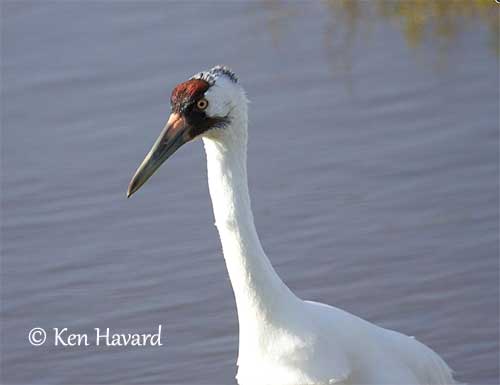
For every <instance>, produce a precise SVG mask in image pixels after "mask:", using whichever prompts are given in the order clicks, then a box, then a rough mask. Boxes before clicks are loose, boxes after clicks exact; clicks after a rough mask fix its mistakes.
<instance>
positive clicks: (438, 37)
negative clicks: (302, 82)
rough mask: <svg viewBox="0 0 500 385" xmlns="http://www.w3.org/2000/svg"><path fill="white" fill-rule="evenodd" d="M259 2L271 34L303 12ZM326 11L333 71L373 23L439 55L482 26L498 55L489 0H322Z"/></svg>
mask: <svg viewBox="0 0 500 385" xmlns="http://www.w3.org/2000/svg"><path fill="white" fill-rule="evenodd" d="M264 6H265V7H266V8H267V9H268V10H269V11H270V12H269V14H270V15H272V17H271V19H272V20H270V22H269V24H270V27H269V29H270V31H271V32H272V35H273V38H274V39H276V38H277V37H278V36H279V33H278V32H277V29H279V28H281V27H283V25H284V24H285V22H289V23H292V22H293V20H294V18H295V17H298V16H303V12H300V11H296V10H295V11H293V8H294V7H307V6H308V5H304V3H289V2H278V1H270V2H265V3H264ZM324 6H325V7H326V8H327V12H328V14H329V19H330V20H329V23H328V24H327V26H326V27H325V49H326V54H327V55H328V57H329V58H330V59H331V60H332V62H333V64H334V66H335V68H336V70H337V71H338V70H339V69H341V70H344V71H345V70H349V69H350V68H351V64H352V53H353V50H352V47H353V44H354V43H355V42H356V39H357V38H362V39H368V38H369V35H370V32H371V31H372V30H373V28H375V27H376V25H377V23H380V22H382V23H389V24H390V25H392V26H394V27H395V30H396V31H399V32H400V33H401V34H402V35H403V36H404V39H405V41H406V43H407V45H408V46H409V47H410V48H412V49H418V48H421V47H422V46H427V45H428V46H430V47H431V48H433V49H435V50H436V51H437V54H438V56H440V59H442V56H443V55H446V53H447V51H448V50H449V49H450V48H451V47H453V46H454V45H456V44H457V43H458V42H459V40H460V39H461V38H463V35H464V33H465V32H467V31H470V30H473V29H477V28H486V29H487V30H488V31H489V32H488V33H487V34H485V36H486V38H485V39H484V40H485V41H484V43H485V45H486V46H489V48H490V50H491V52H493V53H496V54H497V55H498V54H500V45H499V44H500V42H499V34H500V13H499V12H500V5H499V4H497V3H496V2H495V0H475V1H451V2H450V1H435V0H412V1H388V0H374V1H370V2H368V1H364V0H328V1H326V2H325V3H324Z"/></svg>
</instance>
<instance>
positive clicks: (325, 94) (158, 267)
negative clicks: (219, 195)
mask: <svg viewBox="0 0 500 385" xmlns="http://www.w3.org/2000/svg"><path fill="white" fill-rule="evenodd" d="M424 3H425V2H424ZM446 3H449V2H446ZM465 3H466V2H463V4H465ZM1 4H2V5H1V12H2V15H1V24H2V27H1V28H2V51H1V53H2V57H1V58H2V72H1V75H2V83H1V91H2V131H1V134H2V136H1V143H2V144H1V155H2V158H1V161H2V164H1V182H2V189H1V204H2V206H1V207H2V217H1V218H2V227H1V236H2V249H1V251H2V260H1V289H2V290H1V300H2V301H1V377H0V382H1V383H2V384H26V385H27V384H123V385H125V384H235V380H234V375H235V372H236V366H235V363H236V357H237V343H238V339H237V330H238V329H237V326H238V325H237V315H236V309H235V304H234V298H233V294H232V291H231V286H230V282H229V280H228V277H227V273H226V269H225V265H224V261H223V258H222V255H221V251H220V244H219V239H218V236H217V232H216V229H215V227H214V226H213V222H214V220H213V214H212V211H211V210H212V209H211V204H210V200H209V195H208V190H207V183H206V165H205V157H204V153H203V148H202V145H201V143H199V142H198V143H195V144H190V145H186V146H185V147H184V148H182V149H181V150H180V151H179V152H178V153H177V154H176V155H175V156H174V157H173V158H172V159H171V160H170V161H169V162H168V164H166V165H164V166H163V167H162V168H161V170H160V171H159V173H158V174H157V175H155V177H154V178H153V179H152V180H151V181H150V182H149V183H148V184H147V185H146V186H144V187H143V188H142V189H141V190H140V191H139V192H138V193H137V194H136V195H135V196H134V197H133V198H132V199H129V200H127V199H126V198H125V191H126V187H127V184H128V182H129V180H130V178H131V176H132V174H133V172H134V171H135V169H136V167H137V166H138V164H139V163H140V161H141V160H142V159H143V157H144V155H145V154H146V152H147V151H148V149H149V148H150V146H151V145H152V143H153V141H154V140H155V138H156V136H157V135H158V133H159V132H160V129H161V128H162V127H163V124H164V122H165V121H166V119H167V117H168V114H169V96H170V91H171V89H172V88H173V87H174V86H175V84H177V83H178V82H180V81H183V80H185V79H186V78H187V77H189V76H191V75H192V74H193V73H195V72H198V71H199V70H203V69H206V68H209V67H211V66H212V65H215V64H219V63H223V64H227V65H230V66H231V67H232V68H233V69H234V70H235V71H236V72H237V74H238V75H239V77H240V79H241V83H242V84H243V85H244V87H245V88H246V90H247V93H248V97H249V99H250V100H251V105H250V133H249V134H250V142H249V178H250V190H251V194H252V198H253V209H254V214H255V219H256V224H257V228H258V231H259V233H260V236H261V239H262V242H263V245H264V247H265V249H266V251H267V253H268V255H269V257H270V259H271V261H272V263H273V265H274V266H275V267H276V269H277V271H278V272H279V274H280V275H281V277H282V278H283V279H284V281H285V282H286V283H287V284H288V285H289V286H290V287H291V288H292V289H293V290H294V291H295V292H296V293H297V294H298V295H299V296H301V297H302V298H306V299H311V300H317V301H322V302H326V303H330V304H332V305H335V306H338V307H341V308H343V309H345V310H348V311H350V312H352V313H355V314H357V315H359V316H361V317H363V318H366V319H368V320H370V321H371V322H375V323H377V324H379V325H381V326H384V327H388V328H392V329H396V330H399V331H401V332H404V333H406V334H409V335H414V336H417V337H418V339H419V340H421V341H422V342H424V343H426V344H428V345H429V346H431V347H432V348H433V349H434V350H436V351H437V352H439V354H440V355H441V356H442V357H443V358H444V359H445V360H446V361H447V362H448V363H449V364H450V366H451V367H452V368H453V369H455V370H456V372H457V377H458V378H459V379H460V380H461V381H465V382H467V383H469V384H498V374H499V369H498V361H499V353H498V351H499V343H498V339H499V333H498V326H499V325H498V322H499V319H498V313H499V286H498V283H499V263H498V251H499V250H498V237H499V225H498V219H499V218H498V193H499V188H498V176H499V166H498V160H499V159H498V144H499V140H498V139H499V131H498V128H499V127H498V109H499V89H498V59H499V56H498V52H497V50H496V48H497V47H496V44H497V42H498V41H497V40H496V39H497V35H496V34H497V32H498V24H495V18H498V9H499V8H498V6H496V5H494V1H491V4H489V5H488V6H486V7H483V8H481V9H482V10H481V11H477V12H475V13H474V12H472V11H471V14H468V13H467V12H465V11H464V12H462V11H459V12H455V13H454V12H450V13H446V12H445V13H444V15H445V16H444V18H440V17H441V16H439V15H441V13H437V14H438V17H435V18H433V17H432V16H433V15H435V14H436V12H437V11H436V10H435V9H434V8H432V7H431V9H430V10H426V9H423V10H420V11H419V13H418V14H417V15H420V16H421V17H420V18H418V17H416V18H413V17H412V16H411V14H410V17H409V18H408V17H407V15H406V16H405V13H404V12H406V11H405V9H399V8H398V9H397V10H396V11H394V9H392V8H391V6H390V5H389V6H388V8H390V9H389V11H387V10H386V12H385V13H384V12H382V11H383V9H382V8H383V7H382V8H380V3H371V4H369V3H368V2H365V3H363V2H361V3H357V2H342V1H337V2H334V3H324V2H295V3H281V2H274V1H273V2H241V3H235V2H232V3H230V2H215V3H214V2H211V3H208V2H189V1H188V2H184V3H181V2H167V1H165V2H156V1H148V2H140V3H139V2H128V1H109V2H104V1H92V2H83V1H72V2H70V1H47V2H28V1H2V3H1ZM377 4H378V5H377ZM457 4H458V5H457ZM483 4H484V2H483ZM386 5H388V4H386ZM459 5H460V2H458V3H455V5H449V6H448V8H447V9H448V10H449V8H450V7H458V9H461V7H459ZM465 8H466V7H465V5H464V9H465ZM381 9H382V11H381ZM391 9H392V11H394V12H393V13H392V14H391V12H390V11H391ZM410 11H411V10H410ZM445 11H446V10H445ZM410 13H411V12H410ZM491 15H493V19H492V18H491V17H490V16H491ZM424 16H425V17H427V16H429V19H426V18H425V17H424ZM422 18H423V19H422ZM419 20H420V22H417V23H416V22H415V21H419ZM422 20H423V22H422ZM492 20H493V21H492ZM497 20H498V19H497ZM412 23H413V24H412ZM415 23H416V24H415ZM492 23H493V24H492ZM443 25H444V27H443ZM158 324H162V325H163V327H164V329H165V332H166V337H165V338H164V340H163V342H164V346H163V347H144V348H136V347H126V348H97V347H95V346H89V347H79V348H69V347H68V348H63V347H54V346H50V344H46V345H44V346H42V347H33V346H31V345H30V344H29V343H28V341H27V334H28V331H29V330H30V329H31V328H33V327H36V326H38V327H44V328H47V329H50V328H53V327H68V328H69V329H70V330H72V331H75V332H79V333H89V334H92V333H93V329H94V328H95V327H101V328H106V327H109V328H112V330H113V331H116V332H123V333H130V332H137V333H145V332H151V331H154V330H155V329H156V328H157V326H158Z"/></svg>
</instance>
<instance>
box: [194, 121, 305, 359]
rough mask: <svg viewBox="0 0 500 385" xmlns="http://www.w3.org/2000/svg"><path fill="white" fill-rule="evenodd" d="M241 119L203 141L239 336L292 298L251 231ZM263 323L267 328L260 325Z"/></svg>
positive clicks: (274, 316) (269, 319) (268, 321)
mask: <svg viewBox="0 0 500 385" xmlns="http://www.w3.org/2000/svg"><path fill="white" fill-rule="evenodd" d="M246 124H247V120H246V116H243V117H242V118H241V119H236V120H234V121H233V122H232V125H231V126H230V127H226V128H225V129H223V130H224V133H223V134H222V135H218V136H217V137H215V136H214V137H205V138H203V141H204V145H205V151H206V154H207V165H208V184H209V189H210V196H211V198H212V204H213V210H214V215H215V221H216V222H215V225H216V226H217V229H218V231H219V235H220V239H221V242H222V249H223V253H224V259H225V261H226V266H227V270H228V272H229V278H230V280H231V284H232V287H233V290H234V295H235V298H236V306H237V310H238V319H239V324H240V353H241V344H242V343H243V342H244V341H242V339H243V338H242V337H243V335H245V336H246V337H247V338H250V337H249V336H251V335H254V334H255V333H258V331H255V329H256V328H257V329H258V328H259V327H261V328H264V327H267V326H269V325H272V324H273V323H279V320H278V317H280V316H282V315H283V314H286V309H284V308H283V307H286V306H291V305H292V304H293V303H295V299H296V297H295V296H294V295H293V294H292V292H291V291H290V290H289V289H288V287H287V286H286V285H285V284H284V283H283V282H282V281H281V279H280V278H279V277H278V275H277V274H276V272H275V270H274V269H273V267H272V265H271V263H270V262H269V259H268V258H267V256H266V254H265V253H264V250H263V249H262V245H261V243H260V240H259V237H258V235H257V231H256V230H255V225H254V220H253V214H252V209H251V204H250V196H249V193H248V183H247V168H246V152H247V134H246V133H247V131H246ZM264 325H267V326H264Z"/></svg>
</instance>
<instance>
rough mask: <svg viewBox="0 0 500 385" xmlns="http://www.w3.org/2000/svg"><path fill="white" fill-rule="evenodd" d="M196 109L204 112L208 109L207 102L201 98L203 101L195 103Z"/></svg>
mask: <svg viewBox="0 0 500 385" xmlns="http://www.w3.org/2000/svg"><path fill="white" fill-rule="evenodd" d="M196 107H197V108H198V109H199V110H202V111H203V110H204V109H205V108H207V107H208V100H207V99H205V98H203V99H200V100H198V101H197V102H196Z"/></svg>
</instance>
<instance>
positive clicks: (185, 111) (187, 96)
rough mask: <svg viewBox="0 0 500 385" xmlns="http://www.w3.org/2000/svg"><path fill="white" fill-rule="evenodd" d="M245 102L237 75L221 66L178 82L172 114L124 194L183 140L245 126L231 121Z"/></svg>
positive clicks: (240, 115)
mask: <svg viewBox="0 0 500 385" xmlns="http://www.w3.org/2000/svg"><path fill="white" fill-rule="evenodd" d="M246 103H247V99H246V97H245V93H244V92H243V89H242V88H241V87H240V86H239V84H238V78H237V77H236V75H235V74H234V73H233V72H232V71H231V70H230V69H229V68H227V67H224V66H216V67H214V68H212V69H210V70H208V71H203V72H200V73H197V74H196V75H194V76H193V77H191V78H190V79H189V80H187V81H185V82H183V83H180V84H178V85H177V86H176V87H175V88H174V89H173V91H172V96H171V98H170V105H171V114H170V117H169V119H168V121H167V124H166V125H165V127H164V128H163V130H162V131H161V133H160V136H159V137H158V139H157V140H156V142H155V143H154V144H153V147H152V148H151V150H150V151H149V153H148V154H147V155H146V157H145V158H144V160H143V162H142V163H141V165H140V166H139V168H138V169H137V171H136V172H135V174H134V176H133V178H132V180H131V181H130V184H129V187H128V191H127V196H128V197H130V196H131V195H132V194H133V193H134V192H136V191H137V190H138V189H139V188H140V187H141V186H142V185H143V184H144V183H146V181H147V180H148V179H149V178H150V177H151V176H152V175H153V174H154V173H155V171H156V170H157V169H158V168H159V167H160V166H161V164H162V163H163V162H165V161H166V160H167V159H168V158H169V157H170V156H171V155H172V154H173V153H174V152H175V151H176V150H177V149H179V148H180V147H181V146H182V145H183V144H185V143H187V142H190V141H193V140H195V139H196V138H199V137H210V138H212V139H215V140H217V139H221V138H223V137H224V136H226V135H228V132H227V131H228V130H231V128H232V127H234V126H236V127H244V126H245V125H233V124H231V123H233V122H234V121H235V120H238V119H246ZM232 134H235V133H232ZM240 134H241V135H245V134H246V133H240Z"/></svg>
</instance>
